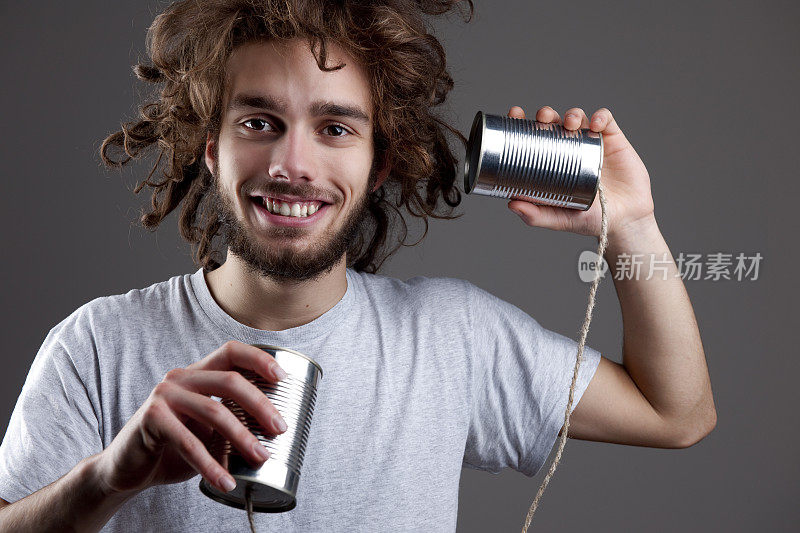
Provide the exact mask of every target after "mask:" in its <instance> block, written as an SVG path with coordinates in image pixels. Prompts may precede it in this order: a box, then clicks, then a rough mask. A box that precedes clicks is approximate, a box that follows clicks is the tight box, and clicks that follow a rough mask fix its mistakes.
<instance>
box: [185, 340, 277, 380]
mask: <svg viewBox="0 0 800 533" xmlns="http://www.w3.org/2000/svg"><path fill="white" fill-rule="evenodd" d="M235 367H238V368H244V369H246V370H252V371H253V372H255V373H257V374H259V375H260V376H263V377H264V378H265V379H267V380H270V381H272V382H277V381H280V380H281V379H284V378H285V377H286V373H285V372H284V370H283V369H282V368H281V367H280V365H279V364H278V362H277V361H275V358H274V357H272V356H271V355H270V354H268V353H267V352H265V351H264V350H262V349H261V348H257V347H255V346H250V345H249V344H245V343H243V342H239V341H235V340H231V341H228V342H226V343H225V344H223V345H222V346H220V347H219V348H217V349H216V350H214V351H213V352H211V353H210V354H209V355H207V356H206V357H205V358H203V359H202V360H200V361H198V362H196V363H193V364H191V365H189V366H187V367H186V368H193V369H196V370H231V369H233V368H235Z"/></svg>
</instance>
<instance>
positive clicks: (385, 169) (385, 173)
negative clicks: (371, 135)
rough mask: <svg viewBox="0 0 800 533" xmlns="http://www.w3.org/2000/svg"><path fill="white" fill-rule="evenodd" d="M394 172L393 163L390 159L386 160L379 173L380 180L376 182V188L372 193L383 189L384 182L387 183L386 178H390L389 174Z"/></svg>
mask: <svg viewBox="0 0 800 533" xmlns="http://www.w3.org/2000/svg"><path fill="white" fill-rule="evenodd" d="M391 171H392V163H391V161H389V159H388V158H386V159H384V161H383V164H382V165H381V169H380V170H379V171H378V179H377V181H376V182H375V186H374V187H373V188H372V191H370V192H375V191H377V190H378V189H380V188H381V185H383V182H384V181H386V178H388V177H389V173H390V172H391Z"/></svg>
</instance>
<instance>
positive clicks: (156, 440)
mask: <svg viewBox="0 0 800 533" xmlns="http://www.w3.org/2000/svg"><path fill="white" fill-rule="evenodd" d="M234 368H242V369H246V370H252V371H253V372H255V373H257V374H260V375H261V376H263V377H264V378H265V379H267V380H268V381H271V382H273V383H275V382H277V381H279V380H280V379H282V378H283V377H285V373H283V370H282V369H281V368H280V367H279V365H278V363H277V362H276V361H275V359H274V358H273V357H272V356H270V355H269V354H268V353H266V352H265V351H263V350H261V349H260V348H256V347H255V346H250V345H249V344H244V343H241V342H238V341H229V342H226V343H225V344H223V345H222V346H221V347H219V348H218V349H216V350H214V351H213V352H212V353H210V354H209V355H208V356H206V357H205V358H204V359H202V360H201V361H198V362H197V363H194V364H192V365H189V366H188V367H186V368H176V369H174V370H170V371H169V372H167V374H166V376H165V377H164V379H163V381H162V382H161V383H159V384H158V385H156V386H155V388H154V389H153V391H152V392H151V393H150V396H149V397H148V398H147V401H145V402H144V404H143V405H142V406H141V407H140V408H139V410H138V411H136V413H135V414H134V415H133V416H132V417H131V419H130V420H128V422H127V423H126V424H125V426H124V427H123V428H122V430H121V431H120V432H119V434H118V435H117V436H116V437H115V438H114V440H113V441H112V442H111V444H110V445H109V446H108V448H106V449H105V450H103V452H102V453H101V454H100V457H99V458H98V463H97V470H96V472H97V475H98V476H99V477H100V479H99V480H98V481H99V482H100V483H101V485H102V486H104V487H105V488H106V490H108V491H109V493H135V492H138V491H141V490H144V489H146V488H148V487H151V486H153V485H163V484H169V483H179V482H181V481H186V480H187V479H190V478H192V477H193V476H195V475H196V474H197V473H200V474H201V475H202V476H203V477H204V478H205V479H206V481H208V482H210V483H211V484H213V485H214V486H216V487H218V488H219V489H220V490H222V491H225V492H227V491H229V490H231V489H232V488H233V485H234V484H235V482H234V480H233V478H232V477H231V475H230V474H228V472H227V471H226V470H225V469H224V468H223V467H222V465H220V463H219V462H218V461H217V460H216V459H215V458H214V457H212V455H211V453H210V452H209V451H208V449H207V445H208V444H210V442H211V437H212V435H213V433H214V432H215V431H216V432H217V433H219V434H220V435H222V437H223V438H225V439H227V440H228V441H230V443H231V445H232V446H233V447H235V448H237V449H238V450H239V452H240V453H241V455H242V456H243V457H244V458H246V459H247V460H248V461H250V462H251V463H252V464H253V465H260V464H262V463H263V462H264V461H265V460H266V459H267V457H268V452H267V450H266V448H264V446H263V445H262V444H261V443H260V442H259V441H258V439H257V438H256V437H255V436H254V435H253V434H252V433H251V432H250V430H249V429H247V427H245V426H244V424H242V423H241V421H239V419H238V418H236V416H235V415H234V414H233V413H232V412H231V411H230V410H229V409H228V408H227V407H225V406H224V405H222V403H220V402H217V401H215V400H213V399H211V396H212V395H213V396H217V397H220V398H226V399H231V400H233V401H235V402H236V403H237V404H239V406H241V407H242V408H243V409H244V410H245V411H247V412H249V413H250V414H251V415H253V416H254V417H255V419H256V420H257V421H258V422H259V423H260V424H261V425H262V426H263V428H264V429H265V430H266V431H268V432H272V433H274V434H278V433H282V432H283V431H285V425H284V429H283V430H281V428H280V426H279V424H280V423H281V422H282V421H283V418H282V417H281V415H280V413H278V410H277V409H276V408H275V406H274V405H273V404H272V402H270V401H269V399H268V398H267V396H266V395H265V394H264V393H263V392H261V390H259V389H258V387H256V386H255V385H253V384H252V383H251V382H250V381H248V380H247V379H246V378H244V377H243V376H242V375H241V374H240V373H239V372H237V371H236V370H234ZM284 424H285V423H284ZM262 451H263V452H264V455H259V453H260V452H262ZM226 482H227V483H228V486H227V487H226V486H225V484H226Z"/></svg>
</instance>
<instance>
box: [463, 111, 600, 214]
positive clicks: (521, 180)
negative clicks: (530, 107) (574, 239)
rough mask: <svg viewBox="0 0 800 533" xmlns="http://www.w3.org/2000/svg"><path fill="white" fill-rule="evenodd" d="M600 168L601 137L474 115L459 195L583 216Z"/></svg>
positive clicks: (596, 183) (546, 125)
mask: <svg viewBox="0 0 800 533" xmlns="http://www.w3.org/2000/svg"><path fill="white" fill-rule="evenodd" d="M602 168H603V135H602V134H601V133H596V132H593V131H591V130H584V129H578V130H575V131H570V130H567V129H566V128H564V127H563V126H561V125H558V124H544V123H541V122H536V121H534V120H527V119H518V118H510V117H504V116H500V115H487V114H484V113H483V112H482V111H478V113H477V115H475V120H474V121H473V123H472V130H471V131H470V134H469V141H468V142H467V155H466V158H465V160H464V190H465V191H466V192H467V193H472V192H474V193H476V194H482V195H486V196H495V197H497V198H508V199H514V200H525V201H528V202H532V203H535V204H544V205H552V206H556V207H569V208H572V209H581V210H584V211H585V210H587V209H589V207H591V205H592V201H593V200H594V197H595V195H596V194H597V187H598V184H599V182H600V170H601V169H602Z"/></svg>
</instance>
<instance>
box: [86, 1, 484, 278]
mask: <svg viewBox="0 0 800 533" xmlns="http://www.w3.org/2000/svg"><path fill="white" fill-rule="evenodd" d="M454 6H457V7H458V10H459V12H460V13H461V14H462V15H463V16H464V20H465V21H466V22H469V20H471V18H472V14H473V9H474V7H473V4H472V0H462V1H459V0H450V1H448V0H431V1H425V0H384V1H374V0H355V1H347V0H337V1H332V0H203V1H200V0H181V1H178V2H174V3H173V4H171V5H170V6H169V7H168V8H167V9H166V10H165V11H164V12H163V13H161V14H160V15H158V16H157V17H156V18H155V20H154V22H153V24H152V25H151V26H150V28H149V30H148V32H147V51H148V55H149V56H150V57H149V59H150V63H152V64H150V65H147V64H137V65H135V66H134V68H133V70H134V72H135V73H136V76H137V77H138V78H139V79H140V80H142V81H146V82H150V83H154V84H156V94H158V93H157V91H159V90H160V94H158V96H157V98H156V99H155V101H151V102H150V103H146V104H145V105H142V107H141V108H140V120H138V121H135V122H129V123H125V124H122V126H121V128H122V129H121V131H117V132H115V133H112V134H111V135H109V136H108V137H106V138H105V140H104V141H103V144H102V147H101V148H100V155H101V158H102V160H103V163H105V164H106V165H108V166H111V167H121V166H123V165H125V164H126V163H128V162H129V161H131V160H132V159H134V158H137V157H139V156H140V155H142V154H143V153H144V152H145V151H146V150H147V149H148V148H150V147H151V146H155V145H157V148H158V149H159V150H160V153H159V156H158V159H157V161H156V162H155V164H154V165H153V168H152V170H151V171H150V174H149V175H148V176H147V178H146V179H145V180H144V181H143V182H141V183H139V184H138V185H137V186H136V188H135V189H134V192H135V193H137V194H138V193H139V192H140V191H141V190H142V189H143V188H144V187H145V186H149V187H152V189H153V193H152V199H151V208H152V209H151V210H150V211H149V212H145V211H144V209H143V210H142V212H141V216H140V218H139V222H140V223H141V224H142V225H143V226H144V227H145V228H147V229H149V230H151V231H155V229H157V227H158V225H159V224H160V223H161V221H162V220H163V219H164V218H166V217H167V215H169V213H171V212H172V211H173V210H174V209H175V208H176V207H177V206H178V204H179V203H180V202H181V201H184V204H183V208H182V210H181V213H180V218H179V229H180V233H181V235H182V236H183V238H184V239H186V240H187V241H189V242H190V243H191V244H192V248H193V260H194V261H195V263H196V264H198V265H200V266H202V267H203V268H204V269H205V270H206V271H210V270H214V269H215V268H217V267H219V266H220V262H219V260H218V259H217V258H218V257H219V256H218V254H219V252H218V251H216V250H214V248H213V245H212V241H213V239H214V237H215V236H217V235H218V234H219V233H220V228H221V226H222V221H221V220H220V218H219V216H218V213H217V211H216V210H215V209H214V208H213V207H212V206H211V202H210V201H208V198H209V197H211V196H212V195H210V194H209V192H212V191H211V188H212V187H214V186H215V184H214V178H213V176H212V175H211V173H210V172H209V171H208V169H207V167H206V165H205V163H204V151H205V144H206V135H207V133H210V134H211V137H212V138H213V139H215V140H217V139H218V137H219V132H220V127H221V105H222V98H223V95H224V89H225V79H226V78H225V74H226V73H225V65H226V62H227V59H228V58H229V57H230V55H231V53H232V52H233V50H234V49H235V48H236V47H237V46H240V45H242V44H245V43H248V42H257V41H264V40H269V39H292V38H303V39H306V40H307V41H308V43H309V45H310V47H311V50H312V52H313V53H314V57H315V59H316V61H317V64H318V65H319V68H320V69H321V70H323V71H330V70H336V69H338V68H342V67H343V66H344V65H332V66H328V65H327V45H328V43H329V42H334V43H336V44H337V45H339V46H341V47H342V48H343V49H344V50H346V51H347V52H349V54H350V55H351V56H352V57H353V58H355V59H356V60H357V61H358V62H359V63H360V64H361V65H362V66H363V67H364V68H365V69H366V72H367V75H368V77H369V79H370V82H371V83H370V86H371V91H372V100H373V110H374V113H373V114H374V117H375V127H374V132H373V135H374V146H375V158H374V164H373V166H376V165H375V163H376V162H379V161H381V162H383V161H391V169H392V170H391V172H390V175H389V176H388V178H387V179H386V181H385V182H384V183H383V185H382V186H381V187H380V188H379V189H378V190H377V191H374V192H372V193H371V194H370V198H369V206H368V216H366V217H365V220H364V222H363V224H362V227H361V228H360V230H359V234H358V236H357V238H355V239H354V240H353V241H352V242H351V243H350V245H349V246H348V249H347V266H348V267H352V268H354V269H355V270H358V271H365V272H371V273H375V272H377V271H378V269H379V268H380V267H381V265H382V264H383V262H384V261H385V260H386V259H387V258H388V257H389V256H391V255H392V254H393V253H395V252H396V251H397V250H398V249H399V248H400V246H408V245H406V244H405V240H406V237H407V235H408V226H407V224H406V221H405V219H404V216H403V213H402V211H401V209H403V208H404V209H405V210H406V211H407V212H408V213H410V214H411V215H412V216H414V217H418V218H421V219H422V220H423V221H424V224H425V232H424V234H423V235H422V237H421V238H420V239H419V240H418V241H417V243H419V242H421V241H422V239H423V238H424V237H425V235H427V232H428V217H429V216H431V217H434V218H440V219H453V218H458V217H459V216H461V215H455V216H451V214H452V212H453V208H455V207H456V206H458V205H459V204H460V203H461V193H460V191H459V190H458V189H457V188H456V186H455V181H456V174H457V172H456V165H457V160H456V157H455V156H454V155H453V153H452V151H451V150H450V147H449V146H448V143H447V133H448V132H449V133H451V134H453V135H454V136H455V137H456V138H457V139H458V140H460V141H461V143H462V144H466V139H465V138H464V136H463V135H462V134H461V133H460V132H458V131H457V130H456V129H454V128H453V127H452V126H450V125H448V124H447V122H446V121H445V120H443V119H442V118H441V117H439V116H437V115H436V114H435V113H434V112H433V108H434V107H435V106H438V105H440V104H442V103H443V102H444V101H445V99H446V96H447V94H448V92H449V91H450V90H451V89H452V87H453V79H452V77H451V76H450V74H449V73H448V71H447V69H446V63H445V52H444V49H443V47H442V45H441V44H440V43H439V41H438V39H437V38H436V37H434V36H433V35H432V33H431V32H430V31H429V28H428V26H427V24H426V19H425V15H441V14H444V13H446V12H448V11H450V10H451V9H452V8H453V7H454ZM111 147H117V148H118V149H120V150H122V151H124V154H120V155H121V158H120V159H112V158H111V157H110V155H109V149H110V148H111ZM162 161H163V162H164V163H163V164H162ZM160 166H161V167H162V169H161V175H162V176H163V178H156V179H153V175H154V174H155V173H156V171H157V170H158V169H159V167H160ZM441 202H444V204H447V205H448V206H449V207H450V209H449V211H448V213H447V214H440V213H438V212H437V211H438V208H439V207H443V206H441ZM394 215H397V218H399V221H400V225H398V226H396V227H397V228H398V235H397V238H396V239H394V240H393V242H391V241H390V239H389V238H388V236H387V235H388V233H389V231H390V229H391V228H392V224H391V223H390V221H391V218H392V217H393V216H394ZM417 243H414V244H417Z"/></svg>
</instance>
